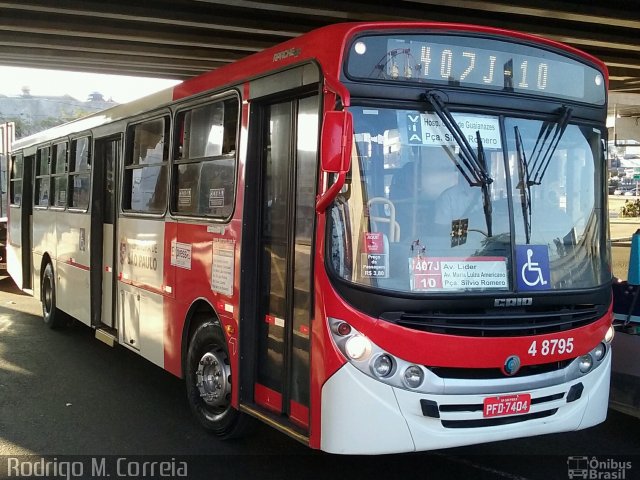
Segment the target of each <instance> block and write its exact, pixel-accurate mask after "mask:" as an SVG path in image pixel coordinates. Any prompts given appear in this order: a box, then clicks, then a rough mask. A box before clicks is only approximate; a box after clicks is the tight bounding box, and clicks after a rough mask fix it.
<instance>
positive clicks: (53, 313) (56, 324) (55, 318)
mask: <svg viewBox="0 0 640 480" xmlns="http://www.w3.org/2000/svg"><path fill="white" fill-rule="evenodd" d="M40 291H41V292H42V293H41V301H42V319H43V320H44V324H45V325H46V326H47V327H49V328H52V329H55V328H60V327H61V326H62V325H63V319H62V312H60V310H58V308H57V307H56V280H55V277H54V275H53V267H52V266H51V264H50V263H47V265H46V266H45V267H44V272H43V273H42V289H41V290H40Z"/></svg>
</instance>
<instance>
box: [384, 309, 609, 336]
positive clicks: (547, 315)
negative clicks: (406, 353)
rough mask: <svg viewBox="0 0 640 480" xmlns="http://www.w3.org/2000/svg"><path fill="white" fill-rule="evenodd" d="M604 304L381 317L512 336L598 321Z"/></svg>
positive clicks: (444, 330) (419, 326)
mask: <svg viewBox="0 0 640 480" xmlns="http://www.w3.org/2000/svg"><path fill="white" fill-rule="evenodd" d="M605 313H606V310H605V307H604V306H597V305H574V306H560V307H556V308H548V307H547V308H536V307H524V308H522V309H508V310H505V309H475V310H466V311H460V310H451V311H446V310H438V311H431V312H420V313H408V312H385V313H383V314H382V315H381V318H382V319H383V320H386V321H389V322H393V323H396V324H398V325H401V326H403V327H406V328H412V329H414V330H420V331H425V332H431V333H440V334H446V335H461V336H468V337H515V336H529V335H542V334H548V333H556V332H563V331H565V330H571V329H573V328H578V327H582V326H585V325H588V324H590V323H593V322H595V321H597V320H598V319H600V318H602V317H603V316H604V315H605Z"/></svg>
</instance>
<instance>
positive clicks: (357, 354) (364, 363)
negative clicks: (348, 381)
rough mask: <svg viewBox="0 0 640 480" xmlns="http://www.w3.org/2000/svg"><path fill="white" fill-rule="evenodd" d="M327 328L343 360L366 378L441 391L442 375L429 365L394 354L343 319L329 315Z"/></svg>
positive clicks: (413, 389) (416, 389)
mask: <svg viewBox="0 0 640 480" xmlns="http://www.w3.org/2000/svg"><path fill="white" fill-rule="evenodd" d="M329 332H330V333H331V339H332V340H333V343H334V344H335V346H336V347H337V348H338V350H339V351H340V353H341V354H342V355H343V356H344V358H345V359H346V361H347V362H348V363H349V364H350V365H351V366H353V367H355V368H356V369H357V370H359V371H360V372H362V373H364V374H365V375H367V376H368V377H369V378H373V379H375V380H377V381H379V382H381V383H384V384H387V385H390V386H392V387H395V388H400V389H402V390H412V391H414V392H424V393H433V394H442V393H443V392H444V381H443V379H441V378H440V377H438V376H437V375H435V374H434V373H433V372H432V371H431V370H429V367H427V366H423V365H420V364H415V363H414V362H409V361H407V360H404V359H402V358H399V357H396V356H395V355H393V354H391V353H389V352H387V351H386V350H384V349H383V348H381V347H380V346H379V345H377V344H376V343H375V342H373V341H372V340H370V339H369V337H367V336H366V335H365V334H364V333H361V332H359V331H358V330H357V329H356V328H355V327H352V326H351V325H349V324H348V323H346V322H345V321H344V320H341V319H339V318H332V317H329Z"/></svg>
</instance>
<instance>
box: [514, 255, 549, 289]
mask: <svg viewBox="0 0 640 480" xmlns="http://www.w3.org/2000/svg"><path fill="white" fill-rule="evenodd" d="M516 266H517V268H518V290H521V291H522V290H549V289H550V288H551V282H550V280H551V278H550V277H551V276H550V272H549V250H548V247H547V246H546V245H516Z"/></svg>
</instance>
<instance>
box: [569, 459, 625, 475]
mask: <svg viewBox="0 0 640 480" xmlns="http://www.w3.org/2000/svg"><path fill="white" fill-rule="evenodd" d="M567 469H568V472H567V473H568V476H569V478H570V479H574V478H582V479H585V480H605V479H606V480H625V479H627V478H631V477H627V472H628V471H629V470H631V462H628V461H623V460H616V459H614V458H607V459H604V460H602V459H599V458H597V457H588V456H571V457H569V458H567Z"/></svg>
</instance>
